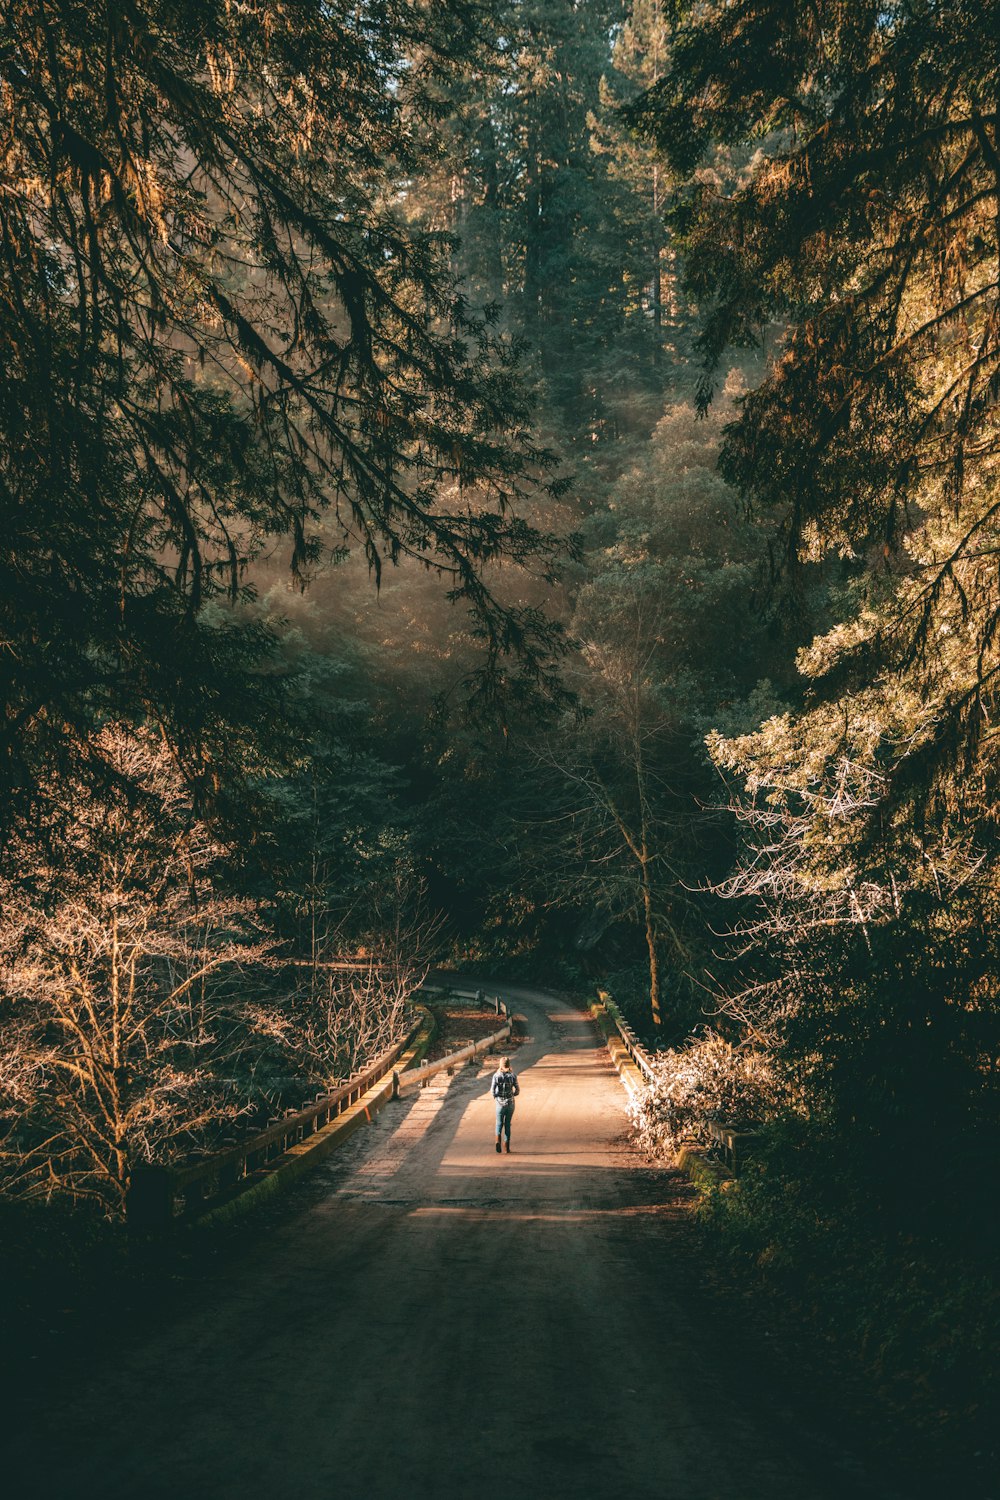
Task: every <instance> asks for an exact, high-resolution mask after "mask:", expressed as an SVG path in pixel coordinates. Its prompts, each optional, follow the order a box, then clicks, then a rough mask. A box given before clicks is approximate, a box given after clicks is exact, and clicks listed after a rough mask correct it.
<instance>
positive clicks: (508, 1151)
mask: <svg viewBox="0 0 1000 1500" xmlns="http://www.w3.org/2000/svg"><path fill="white" fill-rule="evenodd" d="M497 1150H498V1151H499V1150H500V1147H499V1146H498V1147H497ZM504 1150H505V1151H506V1153H507V1155H508V1156H509V1155H510V1141H508V1142H507V1144H506V1145H505V1146H504Z"/></svg>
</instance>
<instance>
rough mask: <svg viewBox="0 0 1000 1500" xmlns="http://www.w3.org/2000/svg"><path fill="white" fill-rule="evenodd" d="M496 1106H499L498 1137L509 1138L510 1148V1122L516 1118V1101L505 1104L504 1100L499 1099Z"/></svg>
mask: <svg viewBox="0 0 1000 1500" xmlns="http://www.w3.org/2000/svg"><path fill="white" fill-rule="evenodd" d="M496 1104H497V1135H505V1136H506V1137H507V1144H508V1146H509V1145H510V1122H511V1120H512V1119H513V1116H514V1101H513V1099H509V1100H507V1101H506V1102H505V1101H504V1100H503V1099H498V1100H497V1101H496Z"/></svg>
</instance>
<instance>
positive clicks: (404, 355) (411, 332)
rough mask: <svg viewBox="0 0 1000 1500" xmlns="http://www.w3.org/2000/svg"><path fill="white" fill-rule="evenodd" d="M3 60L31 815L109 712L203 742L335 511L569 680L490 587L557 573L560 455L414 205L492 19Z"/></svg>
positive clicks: (343, 27) (186, 23)
mask: <svg viewBox="0 0 1000 1500" xmlns="http://www.w3.org/2000/svg"><path fill="white" fill-rule="evenodd" d="M0 35H2V38H3V40H2V42H0V97H2V100H3V109H2V126H0V130H2V137H0V285H2V291H0V358H2V362H3V368H4V374H5V379H4V383H3V391H2V394H0V452H2V457H0V513H2V524H0V530H2V532H3V534H4V544H3V554H2V559H0V600H2V601H3V602H2V605H0V608H2V610H3V634H4V638H5V642H6V649H5V651H4V653H3V667H2V671H3V675H4V679H5V680H4V684H3V686H4V690H5V691H4V697H5V701H6V717H5V720H4V726H3V731H2V734H3V739H2V744H0V781H2V785H3V790H4V792H5V793H7V794H8V795H13V796H14V797H15V799H19V800H20V802H21V803H22V804H30V800H31V797H32V795H33V793H34V792H35V791H36V790H37V786H38V784H39V782H40V780H41V779H42V777H43V768H44V767H45V766H46V765H51V763H52V762H53V759H55V760H56V761H59V760H60V759H61V758H65V756H66V755H67V754H69V753H72V752H73V750H74V747H76V748H79V746H80V744H81V743H82V741H83V740H84V738H85V735H86V729H87V725H88V724H89V723H90V722H91V720H92V718H93V716H95V715H96V716H97V717H99V716H100V715H101V714H102V713H104V712H106V711H108V710H110V711H112V712H139V713H151V714H153V715H154V716H156V717H157V718H158V719H160V721H161V722H162V723H164V725H165V727H167V728H168V730H170V732H171V733H172V735H173V738H174V739H175V740H177V741H178V742H179V741H181V740H183V739H184V738H185V736H184V734H182V732H181V730H180V729H179V728H177V726H176V725H173V726H172V720H173V719H174V718H176V708H177V696H178V693H179V691H180V689H179V687H178V684H177V681H176V673H175V671H174V664H175V663H176V661H178V660H179V659H183V658H184V657H186V656H193V657H196V658H205V660H204V668H205V676H206V678H208V679H210V678H211V677H212V676H213V675H215V674H216V673H217V672H218V671H219V670H221V666H222V663H221V657H222V656H224V655H225V652H223V651H215V652H214V653H213V651H212V650H210V649H208V648H206V647H205V646H204V639H203V636H202V635H199V633H198V630H199V628H202V627H203V626H204V618H203V617H202V618H201V619H200V620H199V609H200V607H201V606H202V605H203V604H204V603H205V602H206V601H208V600H210V599H211V598H212V596H213V595H218V594H220V593H223V594H224V593H226V592H228V593H229V594H233V593H235V592H237V591H238V589H239V587H240V585H241V580H242V572H243V568H244V566H245V564H246V562H247V560H248V559H249V558H251V557H253V556H254V555H255V553H256V552H258V551H259V549H260V548H261V546H262V545H263V544H264V543H265V542H266V540H267V538H268V537H272V536H276V535H285V534H287V535H289V536H290V537H291V538H292V539H293V561H294V565H295V567H296V568H297V569H299V570H301V569H303V568H304V567H306V566H307V565H308V563H309V561H310V560H311V558H312V557H313V556H314V555H315V551H316V541H315V534H314V528H313V522H314V520H315V518H316V517H317V515H318V514H319V513H320V512H321V511H327V512H332V513H333V514H334V516H335V518H336V521H337V523H339V528H340V533H341V535H342V537H343V539H344V541H345V542H346V543H347V544H349V545H355V546H357V547H359V548H362V549H363V550H364V552H365V554H366V555H367V558H368V561H369V564H370V566H371V569H372V570H373V572H374V573H375V575H376V578H377V576H378V574H379V570H380V568H381V566H382V563H383V560H384V559H386V558H388V559H390V560H395V559H397V558H399V557H400V556H402V555H409V556H412V557H415V558H417V559H418V560H420V561H421V562H424V563H426V564H428V565H433V566H434V567H436V568H438V569H440V570H441V572H442V573H443V574H444V575H445V576H446V578H447V579H448V581H449V583H450V585H451V587H452V588H453V589H454V591H455V593H456V596H457V597H461V598H464V599H465V600H466V601H467V602H468V603H469V604H470V606H471V608H472V610H473V612H474V614H475V616H476V618H477V622H478V629H479V630H480V631H481V632H482V633H483V634H484V635H485V637H486V639H487V642H488V646H489V652H490V655H491V657H492V658H493V659H495V658H496V657H497V656H499V655H502V654H503V653H504V652H506V651H508V650H512V649H513V650H521V651H522V652H523V653H524V659H525V660H527V661H528V662H529V664H530V665H537V662H538V652H539V650H544V648H543V647H540V646H539V640H538V636H537V631H538V627H539V621H538V619H537V618H532V619H525V618H524V617H522V616H519V615H518V613H517V611H516V610H504V609H502V608H500V607H499V606H498V605H496V603H495V601H494V600H493V599H492V598H491V597H490V595H489V594H488V592H487V591H486V589H485V588H484V586H483V584H482V582H481V577H480V566H481V564H482V563H483V562H484V561H485V560H488V559H490V558H495V557H498V556H501V555H506V556H512V557H514V558H515V559H517V560H525V559H527V558H529V557H532V556H534V555H536V554H537V553H538V552H539V551H544V543H543V541H542V540H541V539H540V538H539V537H538V536H537V535H536V534H535V533H534V532H532V531H531V530H530V528H528V527H527V526H525V525H524V524H523V523H522V522H521V521H520V520H519V519H518V518H517V517H516V515H515V514H514V513H513V512H512V510H511V506H512V504H513V502H514V500H515V497H516V494H517V491H518V489H519V487H520V485H521V483H522V481H523V478H524V476H525V474H526V473H527V471H528V470H530V469H531V468H532V467H533V465H534V464H535V463H536V462H537V461H539V460H540V458H541V455H539V454H538V453H537V452H536V451H535V450H534V449H533V448H532V445H531V443H530V440H529V439H528V437H527V436H526V430H525V412H524V410H523V407H522V404H521V402H520V399H519V398H518V396H517V395H516V391H515V387H514V385H513V383H512V380H511V374H510V368H509V359H508V356H507V355H506V353H505V352H504V350H503V349H502V348H501V346H500V345H498V344H497V343H496V341H495V340H494V339H493V338H492V336H491V334H490V332H489V329H488V327H487V326H486V324H485V323H484V322H483V321H482V320H478V321H477V320H476V319H474V318H472V317H470V316H469V314H468V313H467V311H466V308H465V306H464V304H463V302H462V299H461V297H460V296H459V295H458V294H457V293H456V291H455V288H454V286H453V284H452V281H451V279H450V276H449V273H448V271H447V268H446V265H445V263H444V261H443V259H442V253H441V246H440V244H439V243H438V241H437V240H436V239H435V238H434V237H433V236H431V235H426V234H421V233H418V232H416V231H414V230H413V229H412V228H411V227H407V226H406V225H405V224H404V223H403V221H402V219H401V217H400V215H399V214H398V213H397V211H396V209H395V207H394V196H395V185H396V184H397V183H398V182H399V181H400V180H401V179H402V177H403V176H404V175H405V173H406V172H407V171H408V170H409V169H410V168H411V167H412V165H413V160H414V155H415V153H416V151H417V150H418V149H428V144H427V143H428V141H429V140H430V139H431V136H430V133H429V132H430V126H429V125H428V128H427V131H426V132H425V137H424V142H423V144H422V147H418V145H417V143H416V141H415V136H414V133H413V131H412V128H411V126H410V125H404V123H403V110H404V104H405V106H406V108H407V109H408V110H409V111H410V115H409V118H410V119H411V122H412V119H413V118H416V119H422V120H424V121H427V120H428V118H429V108H430V107H429V104H428V97H429V96H428V89H429V85H430V82H431V80H432V79H434V78H435V77H437V76H439V75H440V74H441V73H442V71H446V70H447V68H448V67H449V65H450V60H451V59H453V58H455V57H457V56H461V57H463V58H467V57H468V56H469V54H470V52H471V51H473V50H474V47H475V37H474V34H473V32H472V31H471V30H470V27H469V15H468V14H467V12H466V9H465V7H463V6H462V5H459V6H455V5H448V6H447V7H445V6H441V5H437V4H431V5H423V4H416V3H411V0H390V3H389V4H377V5H376V4H367V3H362V4H360V5H355V4H350V5H348V4H342V3H337V0H335V3H333V4H328V3H325V0H324V3H318V0H292V3H291V4H275V3H270V0H252V3H250V4H245V5H238V6H236V5H230V4H228V3H222V0H197V3H181V4H169V5H167V4H162V3H159V0H135V3H130V4H127V5H111V4H102V3H99V4H95V5H89V4H88V5H83V4H79V3H76V0H56V3H54V4H51V5H45V6H35V5H29V4H24V3H22V0H4V3H3V5H2V6H0ZM473 487H475V488H476V495H475V502H474V503H473V502H472V499H471V491H472V489H473ZM444 497H447V499H445V498H444ZM196 622H197V623H196ZM532 632H535V637H534V647H532ZM532 649H534V650H535V653H536V654H535V656H534V658H533V657H532ZM250 654H251V656H252V655H253V652H252V651H251V653H250ZM196 676H197V674H196V673H195V672H194V671H192V676H191V677H189V678H188V681H187V684H186V688H185V691H187V692H189V693H191V692H192V691H193V688H192V678H193V677H196ZM211 691H212V689H211V688H210V687H208V686H206V692H211ZM201 738H202V742H201V744H200V745H198V746H195V747H193V748H192V747H191V746H187V749H188V750H189V751H190V755H189V759H190V760H192V761H197V760H198V758H199V756H203V754H204V751H205V744H204V737H203V736H202V737H201ZM5 801H6V799H5Z"/></svg>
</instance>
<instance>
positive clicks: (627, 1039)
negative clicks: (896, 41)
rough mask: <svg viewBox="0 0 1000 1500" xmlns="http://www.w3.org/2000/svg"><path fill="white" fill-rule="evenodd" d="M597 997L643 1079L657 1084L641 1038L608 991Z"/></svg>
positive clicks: (654, 1071) (599, 992) (652, 1066)
mask: <svg viewBox="0 0 1000 1500" xmlns="http://www.w3.org/2000/svg"><path fill="white" fill-rule="evenodd" d="M597 997H598V999H599V1000H600V1002H601V1004H602V1005H603V1006H604V1008H605V1010H606V1011H607V1012H608V1014H609V1015H610V1016H611V1017H612V1019H613V1020H614V1023H615V1028H616V1030H617V1032H618V1035H619V1036H620V1037H621V1039H622V1043H623V1045H624V1047H625V1051H626V1052H627V1053H628V1055H629V1057H630V1058H631V1059H632V1061H633V1062H634V1063H635V1065H636V1067H637V1068H638V1069H639V1072H640V1073H641V1074H642V1076H643V1078H645V1080H646V1082H647V1083H655V1082H656V1068H655V1067H654V1065H653V1061H652V1059H651V1057H650V1055H649V1053H648V1052H647V1051H646V1049H645V1047H644V1046H643V1045H642V1043H641V1042H640V1040H639V1038H638V1037H637V1036H636V1034H635V1032H634V1031H633V1030H632V1028H631V1026H630V1025H629V1024H628V1022H627V1021H626V1019H625V1017H624V1016H623V1015H622V1013H621V1011H620V1010H619V1009H618V1007H617V1005H616V1004H615V1002H614V1000H613V999H612V997H611V996H610V995H609V994H608V993H607V991H606V990H598V992H597Z"/></svg>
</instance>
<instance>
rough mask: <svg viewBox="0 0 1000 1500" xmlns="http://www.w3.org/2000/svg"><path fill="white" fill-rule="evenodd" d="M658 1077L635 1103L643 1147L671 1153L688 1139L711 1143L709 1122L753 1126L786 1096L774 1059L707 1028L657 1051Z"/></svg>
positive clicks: (636, 1124)
mask: <svg viewBox="0 0 1000 1500" xmlns="http://www.w3.org/2000/svg"><path fill="white" fill-rule="evenodd" d="M656 1071H657V1079H656V1082H655V1083H654V1084H651V1085H650V1086H649V1088H648V1089H646V1090H645V1091H644V1093H643V1094H642V1095H641V1096H640V1098H639V1099H638V1100H637V1101H636V1102H635V1104H634V1105H633V1107H632V1124H633V1127H634V1130H635V1133H636V1138H637V1141H638V1143H639V1145H640V1146H642V1147H643V1149H645V1150H647V1151H650V1152H652V1153H653V1154H654V1155H656V1156H671V1155H673V1154H674V1153H676V1151H677V1150H678V1149H679V1147H680V1145H681V1143H682V1142H684V1141H696V1142H700V1143H702V1144H708V1143H709V1141H710V1140H711V1136H710V1135H709V1131H708V1124H709V1121H711V1120H722V1121H725V1123H726V1124H727V1125H733V1126H737V1127H744V1128H745V1127H748V1126H752V1125H756V1124H759V1123H761V1122H762V1121H763V1120H765V1119H767V1118H769V1117H770V1116H771V1115H773V1113H774V1112H775V1110H776V1108H777V1106H778V1103H779V1098H780V1094H781V1090H780V1085H779V1083H778V1079H777V1075H776V1072H775V1068H774V1063H773V1060H772V1059H771V1057H770V1056H769V1055H768V1054H767V1053H765V1052H763V1051H762V1050H761V1049H760V1048H758V1047H754V1046H751V1045H748V1044H746V1043H744V1044H743V1045H740V1046H734V1045H733V1044H732V1043H731V1042H727V1041H726V1040H725V1039H724V1038H723V1037H721V1036H719V1034H718V1033H717V1032H715V1031H706V1032H705V1033H704V1035H702V1036H700V1037H697V1038H696V1039H695V1040H693V1041H692V1042H691V1043H690V1044H689V1045H688V1046H686V1047H680V1048H676V1049H674V1048H671V1049H670V1051H668V1052H661V1053H659V1054H658V1057H657V1061H656Z"/></svg>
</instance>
